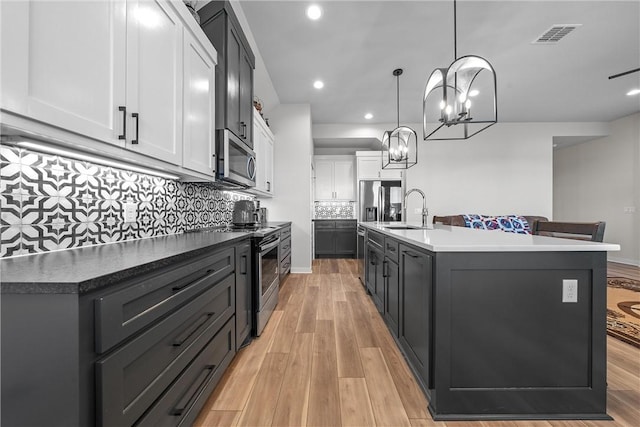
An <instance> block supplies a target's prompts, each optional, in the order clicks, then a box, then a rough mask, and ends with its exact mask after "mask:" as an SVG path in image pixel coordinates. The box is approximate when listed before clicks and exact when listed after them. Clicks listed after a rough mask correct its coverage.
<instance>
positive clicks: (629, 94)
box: [627, 89, 640, 96]
mask: <svg viewBox="0 0 640 427" xmlns="http://www.w3.org/2000/svg"><path fill="white" fill-rule="evenodd" d="M638 94H640V89H632V90H630V91H629V92H627V95H628V96H633V95H638Z"/></svg>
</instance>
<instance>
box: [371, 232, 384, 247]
mask: <svg viewBox="0 0 640 427" xmlns="http://www.w3.org/2000/svg"><path fill="white" fill-rule="evenodd" d="M367 240H368V242H369V243H373V244H374V245H376V246H378V247H380V248H383V247H384V234H382V233H378V232H375V231H372V230H369V231H368V232H367Z"/></svg>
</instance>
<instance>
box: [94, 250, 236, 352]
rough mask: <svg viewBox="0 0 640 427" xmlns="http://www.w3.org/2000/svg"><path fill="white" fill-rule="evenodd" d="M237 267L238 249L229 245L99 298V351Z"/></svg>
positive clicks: (97, 304)
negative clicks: (235, 254) (235, 250)
mask: <svg viewBox="0 0 640 427" xmlns="http://www.w3.org/2000/svg"><path fill="white" fill-rule="evenodd" d="M234 268H235V261H234V249H233V248H228V249H224V250H222V251H219V252H216V253H214V254H211V255H207V256H204V257H201V258H199V259H197V260H195V261H194V260H189V261H186V262H185V263H183V264H182V265H179V266H178V267H173V268H171V269H161V270H158V271H157V272H153V273H151V274H148V275H145V276H143V277H141V278H136V279H133V280H135V282H134V283H135V284H133V285H132V286H129V287H127V288H124V289H122V290H119V291H116V292H113V293H111V294H108V295H105V296H103V297H101V298H98V299H96V301H95V320H96V322H95V324H96V326H95V327H96V353H104V352H105V351H107V350H109V349H110V348H112V347H113V346H115V345H116V344H117V343H119V342H120V341H122V340H124V339H125V338H127V337H129V336H131V335H133V334H134V333H136V332H138V331H140V330H141V329H143V328H145V327H147V326H149V325H150V324H151V323H153V322H154V321H156V320H157V319H159V318H160V317H161V316H163V315H165V314H167V313H169V312H170V311H172V310H173V309H175V308H177V307H178V306H180V305H181V304H183V303H185V302H187V301H188V300H189V299H191V298H193V297H194V296H196V295H198V294H199V293H201V292H202V291H204V290H205V289H206V288H208V287H210V286H211V285H213V284H215V283H217V282H219V281H220V280H222V279H223V278H225V277H226V276H228V275H229V274H231V273H232V272H233V271H234Z"/></svg>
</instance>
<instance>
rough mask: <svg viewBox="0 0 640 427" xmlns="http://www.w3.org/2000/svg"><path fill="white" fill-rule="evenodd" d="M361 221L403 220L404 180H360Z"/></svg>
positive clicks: (359, 210)
mask: <svg viewBox="0 0 640 427" xmlns="http://www.w3.org/2000/svg"><path fill="white" fill-rule="evenodd" d="M358 187H359V193H358V196H359V197H358V205H359V206H358V220H359V221H402V220H403V218H402V194H403V191H402V181H401V180H388V181H375V180H362V181H360V182H359V185H358Z"/></svg>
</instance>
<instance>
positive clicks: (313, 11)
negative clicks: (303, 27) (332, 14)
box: [307, 4, 322, 21]
mask: <svg viewBox="0 0 640 427" xmlns="http://www.w3.org/2000/svg"><path fill="white" fill-rule="evenodd" d="M321 16H322V9H321V8H320V6H318V5H317V4H312V5H311V6H309V7H308V8H307V17H308V18H309V19H311V20H313V21H316V20H318V19H320V17H321Z"/></svg>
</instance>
